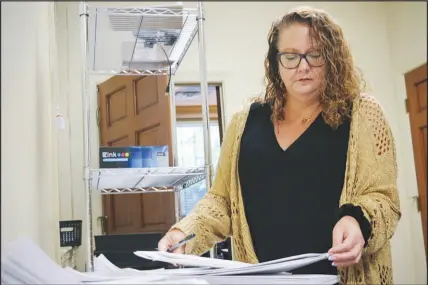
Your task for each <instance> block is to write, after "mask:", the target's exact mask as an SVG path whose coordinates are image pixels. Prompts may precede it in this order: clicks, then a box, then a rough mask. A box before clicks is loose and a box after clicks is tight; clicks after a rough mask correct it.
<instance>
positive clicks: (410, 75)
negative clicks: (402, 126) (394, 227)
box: [404, 63, 428, 261]
mask: <svg viewBox="0 0 428 285" xmlns="http://www.w3.org/2000/svg"><path fill="white" fill-rule="evenodd" d="M424 73H425V76H424V75H423V74H424ZM426 73H427V63H424V64H422V65H420V66H418V67H416V68H413V69H412V70H410V71H408V72H406V73H405V74H404V81H405V88H406V99H405V105H406V115H408V116H407V122H406V123H407V124H408V126H409V128H410V133H411V146H412V153H413V158H414V160H413V164H414V167H415V175H416V177H415V180H416V182H417V183H416V186H417V196H414V197H413V198H414V199H415V200H416V203H417V207H418V208H419V205H420V203H421V200H420V199H421V197H420V196H421V195H420V192H421V191H423V190H421V188H423V187H424V183H425V187H426V184H427V181H425V182H424V181H423V179H424V178H423V177H422V176H420V175H418V173H420V172H421V171H422V170H420V168H424V166H423V163H424V162H423V160H420V155H418V152H419V151H420V149H421V148H424V145H423V144H422V145H421V144H420V142H418V141H417V140H415V139H414V137H415V136H416V134H417V133H418V132H419V130H418V129H417V126H415V125H414V124H412V122H414V121H415V120H416V117H415V114H414V113H412V112H411V110H412V107H414V105H413V104H411V103H412V102H411V101H410V100H409V94H410V95H414V94H413V92H415V91H414V85H415V82H414V77H415V76H421V77H425V78H424V79H422V82H423V80H426V79H427V75H426ZM425 164H426V162H425ZM425 167H426V166H425ZM425 191H426V190H425ZM425 195H426V194H425ZM418 215H419V217H420V220H421V221H420V223H419V226H421V228H422V235H423V246H424V253H425V260H426V261H428V254H427V252H428V244H427V238H428V237H427V225H426V220H425V219H426V217H425V219H424V217H423V213H422V211H420V210H419V209H418ZM424 220H425V222H424Z"/></svg>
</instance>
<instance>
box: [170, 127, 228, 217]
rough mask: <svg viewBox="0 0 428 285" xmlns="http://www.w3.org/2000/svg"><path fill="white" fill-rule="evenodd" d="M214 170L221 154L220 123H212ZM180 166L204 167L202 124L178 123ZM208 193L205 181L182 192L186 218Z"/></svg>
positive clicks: (182, 210)
mask: <svg viewBox="0 0 428 285" xmlns="http://www.w3.org/2000/svg"><path fill="white" fill-rule="evenodd" d="M210 135H211V156H212V165H213V168H214V169H213V170H214V171H215V168H216V166H217V162H218V157H219V154H220V136H219V127H218V122H212V123H211V122H210ZM177 150H178V157H177V158H178V166H189V167H193V166H204V165H205V160H204V135H203V128H202V122H177ZM206 192H207V189H206V185H205V180H202V181H200V182H199V183H196V184H194V185H192V186H190V187H188V188H186V189H184V190H183V191H181V195H180V198H181V213H182V217H184V216H186V215H187V214H188V213H189V212H190V211H191V210H192V209H193V207H194V206H195V204H196V203H197V202H198V201H199V200H200V199H201V198H202V197H203V196H204V195H205V193H206Z"/></svg>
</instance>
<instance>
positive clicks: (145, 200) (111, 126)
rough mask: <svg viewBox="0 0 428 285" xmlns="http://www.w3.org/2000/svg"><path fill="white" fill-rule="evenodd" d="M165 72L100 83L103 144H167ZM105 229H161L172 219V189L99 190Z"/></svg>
mask: <svg viewBox="0 0 428 285" xmlns="http://www.w3.org/2000/svg"><path fill="white" fill-rule="evenodd" d="M166 85H167V78H166V77H165V76H113V77H111V78H110V79H108V80H107V81H105V82H103V83H101V84H100V85H98V102H99V108H100V119H99V128H100V144H101V145H102V146H141V145H168V146H169V161H170V166H172V157H173V154H172V145H171V116H170V114H171V112H170V109H169V108H170V107H169V98H168V97H167V96H165V88H166ZM103 214H104V215H105V216H107V234H131V233H141V232H153V231H157V232H165V231H167V230H168V229H169V228H170V227H171V226H172V224H173V223H174V222H175V211H174V194H173V193H149V194H119V195H104V196H103Z"/></svg>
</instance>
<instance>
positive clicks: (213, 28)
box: [2, 2, 426, 284]
mask: <svg viewBox="0 0 428 285" xmlns="http://www.w3.org/2000/svg"><path fill="white" fill-rule="evenodd" d="M192 4H194V3H192ZM305 4H306V5H313V6H315V7H321V8H325V9H326V10H327V11H329V12H330V13H331V14H332V15H333V16H334V17H335V18H336V19H337V20H338V21H339V23H340V24H341V26H342V27H343V30H344V32H345V36H346V37H347V38H348V40H349V41H350V43H351V47H352V51H353V54H354V56H355V58H356V61H357V64H358V65H359V67H361V68H362V70H363V71H364V73H365V75H366V78H367V80H368V82H369V83H370V84H371V87H372V90H373V94H374V95H375V96H376V97H377V98H378V99H379V101H380V102H381V104H382V105H383V106H384V108H385V110H386V112H387V115H388V117H389V120H390V123H391V127H392V129H393V132H394V134H395V137H396V140H397V148H398V153H399V186H400V197H401V199H402V210H403V219H402V221H401V223H400V226H399V228H398V230H397V233H396V235H395V236H394V238H393V263H394V279H395V283H397V284H400V283H401V284H416V283H419V284H423V283H424V282H425V283H426V267H425V264H424V257H423V254H424V253H423V243H422V239H421V230H420V223H419V225H417V222H415V221H416V220H417V214H416V213H414V212H415V211H414V208H413V206H414V205H412V204H411V203H410V201H411V200H409V199H410V198H406V197H408V196H409V193H412V191H413V192H414V190H415V187H416V183H415V178H414V169H412V167H413V161H412V159H407V158H405V157H406V156H408V157H411V156H412V152H411V151H412V149H411V145H410V144H409V141H408V139H407V141H406V139H403V138H402V136H399V135H398V134H401V132H402V131H407V133H408V134H409V131H408V126H407V124H408V122H407V117H406V115H405V114H404V109H403V107H402V105H401V104H402V101H401V99H400V98H402V97H404V95H403V94H404V93H405V92H404V89H403V85H402V82H403V81H402V77H401V75H402V73H403V72H404V71H407V70H409V69H411V68H412V67H413V66H416V65H419V64H422V63H423V62H424V61H426V56H425V57H424V56H423V55H422V54H425V55H426V38H424V37H420V38H418V34H421V35H423V36H425V35H426V27H425V30H424V28H423V27H424V25H423V23H426V12H425V14H421V15H420V18H419V19H417V18H418V17H415V16H414V15H415V13H421V11H422V10H424V8H421V7H420V6H412V5H418V4H412V3H396V4H395V3H394V4H390V3H357V2H347V3H344V2H342V3H339V2H328V3H323V2H316V3H305ZM8 5H12V4H8ZM15 5H19V4H15ZM25 5H28V4H25ZM32 5H33V6H37V7H42V6H40V5H47V4H41V3H37V4H32ZM56 5H57V9H58V10H57V12H58V14H57V24H56V28H57V29H58V31H57V36H58V45H59V54H60V58H61V60H60V62H59V72H58V76H59V82H60V85H61V86H60V95H59V105H60V107H61V111H62V112H63V114H64V115H65V117H66V119H67V125H66V129H65V130H62V131H60V132H59V133H58V140H59V144H58V152H59V153H62V154H65V155H66V156H65V157H61V158H60V161H59V164H58V169H59V181H60V184H59V186H60V196H61V197H60V205H61V213H60V216H61V219H71V218H73V219H83V220H85V210H86V205H85V193H84V188H83V181H82V177H83V172H82V169H83V125H82V124H83V122H82V100H81V90H82V89H81V73H80V71H81V69H80V66H81V54H80V50H79V49H80V34H79V17H78V7H77V3H76V2H74V3H72V2H70V3H57V4H56ZM110 5H111V4H110ZM186 5H189V4H187V3H186ZM295 5H300V3H291V2H282V3H281V2H269V3H266V2H264V3H260V2H259V3H257V2H248V3H245V5H243V4H242V3H237V2H230V3H226V2H222V3H216V2H206V3H205V8H206V15H205V16H206V17H205V18H206V22H205V24H206V25H205V27H206V28H205V32H206V33H205V34H206V47H207V67H208V79H209V81H217V82H218V81H220V82H222V83H223V89H224V90H223V91H224V101H225V102H224V105H225V115H226V120H229V119H230V117H231V115H232V114H233V113H234V112H235V111H238V110H239V109H240V108H241V106H242V103H244V102H245V101H246V100H247V98H249V97H251V96H254V95H256V94H259V93H261V92H262V90H263V89H262V88H263V72H264V70H263V59H264V55H265V53H266V51H267V40H266V37H267V32H268V30H269V28H270V25H271V22H272V20H273V19H275V18H276V17H279V16H281V15H283V14H284V13H285V12H286V11H287V10H288V9H289V8H291V7H293V6H295ZM400 5H402V6H400ZM9 7H12V6H9ZM26 7H28V6H26ZM43 7H44V6H43ZM2 8H3V4H2ZM10 9H12V8H10ZM35 9H36V8H31V6H30V8H28V11H30V10H31V11H38V10H35ZM38 9H42V8H38ZM262 9H263V13H261V10H262ZM20 11H21V10H20ZM406 11H408V13H410V14H408V15H410V16H406V17H403V14H405V13H406ZM2 12H3V9H2ZM13 12H14V11H11V10H10V12H9V13H8V15H9V18H7V19H6V20H8V21H16V22H17V23H21V22H20V21H18V20H17V19H15V18H18V17H17V15H19V14H18V12H17V11H15V14H14V13H13ZM20 13H21V15H22V12H20ZM422 13H423V12H422ZM43 15H44V14H43V13H29V15H28V16H27V17H28V18H29V19H37V21H38V22H37V23H40V22H41V21H43V19H44V17H43ZM406 15H407V14H406ZM417 15H419V14H417ZM2 16H3V14H2ZM397 21H398V22H397ZM419 22H420V23H419ZM2 23H3V17H2ZM40 25H41V24H39V25H32V27H38V26H40ZM3 28H4V25H2V29H3ZM15 29H24V27H23V26H22V27H20V26H19V25H18V26H17V27H15ZM409 30H412V32H411V33H410V35H409ZM2 31H3V30H2ZM424 31H425V33H424ZM9 33H10V34H9V37H11V38H12V41H11V42H10V43H8V44H9V46H8V47H6V49H7V48H9V53H10V54H11V55H14V57H15V58H13V57H11V58H10V59H7V60H6V64H8V65H9V66H10V68H9V69H11V70H12V72H11V71H9V72H8V75H7V76H9V77H10V79H9V80H7V81H9V82H8V83H7V84H8V85H7V86H2V91H3V90H8V89H7V88H8V87H9V89H10V90H12V89H13V88H15V87H14V86H15V85H14V84H13V82H17V81H18V80H19V81H18V82H22V81H21V80H23V79H21V78H25V80H28V81H29V83H30V84H27V85H25V84H20V89H19V90H22V88H26V92H22V93H20V92H17V91H16V89H15V91H14V92H15V94H16V95H15V94H14V96H12V97H6V96H4V95H3V96H2V100H4V101H5V102H6V103H3V101H2V111H3V109H5V110H6V112H8V113H7V114H6V113H5V111H3V112H2V116H6V117H5V118H6V119H7V120H9V121H13V122H14V124H13V125H12V126H10V125H9V126H6V125H5V128H2V132H5V131H8V132H10V133H16V138H15V141H14V140H9V141H7V142H6V146H7V145H8V144H9V145H10V146H12V145H13V146H15V145H17V142H18V139H19V141H36V139H35V138H39V137H41V138H40V140H42V139H43V145H42V144H41V146H44V145H46V144H44V142H47V141H48V140H49V139H48V137H49V136H42V135H41V134H40V132H39V133H37V132H35V131H34V127H35V126H36V125H35V124H37V123H39V121H37V119H38V118H40V116H37V115H36V114H37V113H36V112H38V111H39V109H38V108H35V107H34V106H33V105H31V106H33V107H32V108H30V107H27V108H28V109H29V110H26V111H27V113H28V115H26V117H28V118H30V122H27V121H25V125H24V123H21V124H22V125H23V126H28V125H27V124H28V123H30V124H33V125H34V127H33V129H29V130H28V132H25V134H23V132H20V133H19V134H18V132H17V131H16V130H17V129H18V128H15V126H16V123H15V121H19V120H20V119H21V117H20V115H19V114H17V113H14V112H11V110H13V109H16V107H14V106H20V107H21V108H22V106H21V102H25V101H27V102H32V103H33V104H35V103H36V100H35V98H34V97H35V96H36V95H37V96H46V95H45V94H44V93H43V92H42V93H40V94H38V93H37V92H36V91H35V89H34V85H35V83H34V81H32V80H33V78H34V77H35V75H34V72H30V70H27V72H28V75H26V76H21V75H22V69H19V71H18V69H16V70H14V69H13V66H16V62H17V61H18V62H21V61H22V62H25V60H28V59H26V57H25V56H28V57H29V56H30V54H29V50H25V49H22V50H23V52H24V56H23V55H21V54H17V53H16V51H17V50H20V49H19V48H16V45H17V43H16V42H17V41H24V39H23V38H22V37H16V38H13V35H16V34H23V31H21V30H19V31H18V32H13V33H12V32H9ZM3 36H4V35H3V33H2V37H3ZM403 39H406V40H405V41H406V43H403V42H402V41H403ZM25 40H26V42H27V46H28V38H26V39H25ZM4 43H5V41H3V43H2V44H3V45H4ZM403 48H404V49H403ZM406 49H407V50H409V53H408V54H407V53H405V52H403V50H406ZM4 52H5V50H3V53H4ZM396 54H397V55H399V56H397V58H395V55H396ZM409 54H410V55H411V56H410V57H409V60H407V56H408V55H409ZM44 56H45V57H44V59H45V60H46V56H47V55H46V54H45V55H44ZM2 59H3V58H2ZM398 59H399V60H398ZM20 60H21V61H20ZM31 60H34V58H33V57H31ZM3 66H5V62H2V68H3ZM27 66H28V65H27ZM198 70H199V61H198V53H197V41H195V42H194V43H193V44H192V46H191V47H190V49H189V52H188V55H187V57H186V58H185V59H184V61H183V63H182V65H181V67H180V69H179V71H178V73H177V76H176V78H175V81H176V82H189V81H198V80H199V72H198ZM30 73H31V74H30ZM2 76H4V72H3V73H2ZM40 76H43V75H40ZM18 78H19V79H18ZM2 79H3V78H2ZM98 80H100V77H98V78H95V79H92V82H96V81H98ZM400 82H401V83H400ZM31 84H33V85H31ZM93 84H94V83H93ZM24 85H25V86H24ZM21 86H23V87H21ZM4 88H6V89H4ZM27 89H28V90H27ZM94 90H95V89H94V86H92V89H91V94H92V95H91V96H92V100H93V101H94V99H95V98H94V97H95V92H94ZM3 92H4V93H3V94H7V93H9V92H8V91H3ZM403 92H404V93H403ZM12 93H13V92H12ZM24 96H25V97H24ZM400 96H401V97H400ZM3 97H6V98H3ZM18 98H19V99H18ZM4 104H5V105H4ZM6 105H7V106H10V107H8V108H7V109H6V108H5V106H6ZM93 111H94V109H93ZM43 114H45V113H43ZM4 122H5V120H2V124H4ZM38 128H39V129H40V127H39V126H38ZM406 128H407V129H406ZM97 136H98V135H97V133H96V129H95V128H92V137H93V141H94V142H96V138H97ZM406 137H409V136H406ZM2 140H4V136H2ZM12 142H13V143H12ZM2 143H3V141H2ZM41 143H42V142H41ZM47 145H49V144H47ZM31 147H32V149H31V150H33V151H35V150H39V148H36V146H35V145H33V146H31ZM28 152H29V153H28V155H27V154H26V155H25V156H24V155H23V154H22V158H24V157H25V158H26V159H27V161H28V159H32V162H31V163H32V164H31V165H26V166H25V167H24V168H23V166H22V165H18V162H14V161H13V160H12V155H11V154H6V155H9V157H6V158H4V157H2V162H3V161H4V160H5V159H9V161H10V163H15V165H14V166H15V168H10V169H22V170H25V171H27V172H28V174H29V175H28V179H27V181H29V182H32V183H31V185H38V187H39V188H37V190H36V189H35V190H33V191H29V189H28V187H26V188H23V190H16V189H20V188H19V185H21V184H18V181H19V180H17V179H16V178H17V174H14V173H15V172H14V171H12V170H9V172H8V173H6V174H3V173H2V176H7V178H6V181H3V180H4V179H2V186H3V185H5V186H6V187H5V188H3V189H14V190H15V191H16V192H13V193H8V194H4V195H9V196H6V198H7V199H9V200H10V201H14V200H18V199H19V198H21V197H22V196H23V193H24V192H19V191H26V192H25V193H27V195H28V192H29V196H27V197H29V198H28V200H26V201H29V202H24V204H25V207H24V206H22V207H23V208H22V209H27V208H28V209H30V210H21V211H19V210H16V209H14V208H13V207H12V206H9V208H8V209H7V212H6V211H5V213H8V215H16V216H18V217H20V219H22V220H24V216H22V217H21V216H20V215H23V213H25V214H27V213H29V214H30V215H31V221H32V222H34V223H32V222H29V221H28V220H25V221H23V222H24V224H25V225H27V224H28V225H29V226H30V227H29V229H28V230H27V231H29V232H30V233H31V235H32V236H34V237H37V238H38V239H39V240H40V235H41V233H40V231H39V230H38V228H37V227H36V226H33V224H34V225H35V224H37V225H38V224H39V223H42V221H41V219H40V218H39V217H38V215H36V213H39V207H38V206H35V205H34V203H32V202H30V201H34V199H35V198H36V193H39V192H40V191H41V190H40V189H41V187H40V186H39V185H40V184H36V182H37V181H38V180H37V174H38V172H37V171H38V170H40V169H38V168H40V165H35V163H36V162H37V161H36V157H35V155H34V153H31V152H30V150H28ZM35 153H37V152H35ZM28 157H29V158H28ZM93 157H96V152H95V153H93ZM16 161H19V160H16ZM43 165H44V164H43ZM3 169H4V168H3ZM3 171H5V170H3ZM6 171H8V170H6ZM2 178H3V177H2ZM3 191H4V190H3ZM4 192H5V191H4ZM31 195H32V196H31ZM8 197H9V198H8ZM30 197H31V198H32V199H30ZM98 200H99V199H98ZM19 201H20V200H19ZM24 204H23V205H24ZM27 204H28V205H27ZM94 210H95V211H94V217H95V218H96V216H98V215H100V214H101V212H100V207H99V203H98V206H96V209H94ZM2 211H4V210H3V209H2ZM45 211H46V209H45ZM25 217H26V216H25ZM2 222H3V218H2ZM6 223H8V222H7V221H6ZM14 224H18V223H17V222H16V221H14ZM3 225H4V223H3ZM6 226H7V228H8V229H13V224H11V222H10V221H9V224H7V225H6ZM30 229H31V230H30ZM15 231H17V230H15ZM418 232H419V233H418ZM2 235H3V233H2ZM15 235H16V234H10V237H13V236H15ZM403 244H404V245H406V246H405V247H404V246H402V245H403ZM84 246H86V243H85V244H84ZM84 246H83V247H82V249H84ZM83 258H84V256H83V255H82V252H81V253H80V259H79V260H80V266H79V267H80V268H82V265H81V264H82V262H83V260H84V259H83Z"/></svg>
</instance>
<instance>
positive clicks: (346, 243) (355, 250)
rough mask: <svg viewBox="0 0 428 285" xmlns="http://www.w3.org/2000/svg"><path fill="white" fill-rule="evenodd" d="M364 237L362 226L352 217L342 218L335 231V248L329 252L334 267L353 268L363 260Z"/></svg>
mask: <svg viewBox="0 0 428 285" xmlns="http://www.w3.org/2000/svg"><path fill="white" fill-rule="evenodd" d="M364 243H365V242H364V237H363V234H362V233H361V229H360V225H359V224H358V222H357V220H356V219H354V218H353V217H351V216H344V217H343V218H341V219H340V220H339V221H338V222H337V224H336V226H335V227H334V229H333V247H332V248H331V249H330V250H329V251H328V254H329V256H330V257H329V260H330V261H333V263H332V264H333V265H334V266H342V267H347V266H352V265H354V264H357V263H358V262H359V261H360V259H361V253H362V252H363V248H364Z"/></svg>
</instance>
